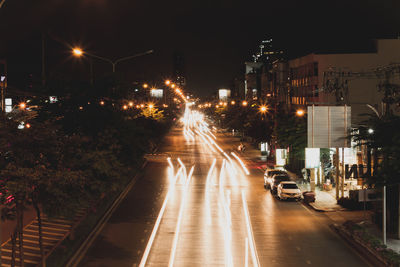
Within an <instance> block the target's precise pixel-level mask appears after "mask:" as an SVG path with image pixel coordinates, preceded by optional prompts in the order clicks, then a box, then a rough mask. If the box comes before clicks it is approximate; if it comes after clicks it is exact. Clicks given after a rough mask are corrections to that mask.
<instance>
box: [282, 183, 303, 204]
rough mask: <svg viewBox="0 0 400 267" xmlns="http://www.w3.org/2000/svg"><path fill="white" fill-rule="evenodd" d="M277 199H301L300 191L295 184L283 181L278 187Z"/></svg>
mask: <svg viewBox="0 0 400 267" xmlns="http://www.w3.org/2000/svg"><path fill="white" fill-rule="evenodd" d="M277 195H278V198H279V199H282V200H283V199H301V191H300V189H299V187H298V186H297V184H296V183H295V182H291V181H285V182H281V183H280V184H279V185H278V190H277Z"/></svg>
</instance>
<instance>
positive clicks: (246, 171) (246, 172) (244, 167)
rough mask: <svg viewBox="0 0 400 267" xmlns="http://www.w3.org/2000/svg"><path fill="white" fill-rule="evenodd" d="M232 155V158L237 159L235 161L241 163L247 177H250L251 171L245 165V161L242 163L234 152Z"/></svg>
mask: <svg viewBox="0 0 400 267" xmlns="http://www.w3.org/2000/svg"><path fill="white" fill-rule="evenodd" d="M231 154H232V156H234V157H235V159H237V161H239V163H240V165H241V166H242V168H243V171H244V173H245V174H246V175H249V174H250V172H249V170H248V169H247V168H246V166H245V165H244V163H243V161H242V160H241V159H240V158H239V157H238V156H237V155H236V154H235V153H234V152H231Z"/></svg>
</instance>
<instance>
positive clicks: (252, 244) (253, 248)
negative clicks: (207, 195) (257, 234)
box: [242, 189, 260, 267]
mask: <svg viewBox="0 0 400 267" xmlns="http://www.w3.org/2000/svg"><path fill="white" fill-rule="evenodd" d="M242 202H243V212H244V215H245V216H244V217H245V219H246V228H247V236H248V238H249V239H250V241H249V244H250V250H251V258H252V262H253V266H255V267H258V266H260V261H259V259H258V255H257V250H256V242H255V241H254V235H253V229H252V228H251V222H250V215H249V210H248V207H247V201H246V195H245V192H244V190H243V189H242Z"/></svg>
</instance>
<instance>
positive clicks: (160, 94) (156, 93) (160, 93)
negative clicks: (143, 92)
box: [150, 89, 164, 99]
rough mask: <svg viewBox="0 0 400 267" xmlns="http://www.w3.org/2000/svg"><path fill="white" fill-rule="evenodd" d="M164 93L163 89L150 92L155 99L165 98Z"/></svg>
mask: <svg viewBox="0 0 400 267" xmlns="http://www.w3.org/2000/svg"><path fill="white" fill-rule="evenodd" d="M163 93H164V90H163V89H151V90H150V96H151V97H154V98H159V99H161V98H163Z"/></svg>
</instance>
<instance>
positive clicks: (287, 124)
mask: <svg viewBox="0 0 400 267" xmlns="http://www.w3.org/2000/svg"><path fill="white" fill-rule="evenodd" d="M277 124H278V125H277V127H276V129H275V131H276V133H275V136H276V138H277V143H278V145H279V147H281V148H289V167H290V168H292V170H293V171H296V172H299V171H300V169H301V165H302V162H303V161H304V153H305V148H306V146H307V123H306V118H305V117H297V116H295V115H294V112H293V111H292V112H289V113H286V112H284V111H282V112H280V113H279V114H278V116H277Z"/></svg>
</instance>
